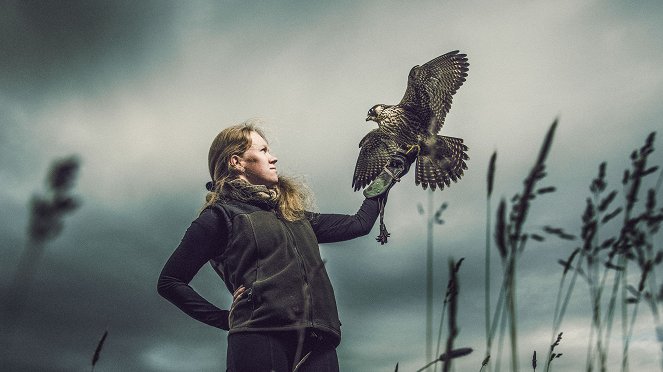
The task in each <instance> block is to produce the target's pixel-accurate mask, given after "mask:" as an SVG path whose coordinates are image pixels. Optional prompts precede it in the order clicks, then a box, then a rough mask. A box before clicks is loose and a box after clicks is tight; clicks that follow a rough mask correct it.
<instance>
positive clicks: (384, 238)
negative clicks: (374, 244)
mask: <svg viewBox="0 0 663 372" xmlns="http://www.w3.org/2000/svg"><path fill="white" fill-rule="evenodd" d="M378 204H379V205H380V235H378V237H377V238H375V240H377V241H379V242H380V244H381V245H384V244H385V243H386V242H387V238H389V236H390V235H391V234H389V232H388V231H387V226H385V224H384V207H385V205H386V204H387V198H386V197H384V198H380V199H379V200H378Z"/></svg>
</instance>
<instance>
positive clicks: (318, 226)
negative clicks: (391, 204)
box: [308, 199, 380, 243]
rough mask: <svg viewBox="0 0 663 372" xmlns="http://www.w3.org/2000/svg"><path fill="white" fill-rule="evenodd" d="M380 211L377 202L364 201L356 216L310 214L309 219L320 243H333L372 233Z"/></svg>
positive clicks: (373, 200) (372, 200) (371, 200)
mask: <svg viewBox="0 0 663 372" xmlns="http://www.w3.org/2000/svg"><path fill="white" fill-rule="evenodd" d="M379 210H380V208H379V205H378V202H377V200H375V199H364V203H363V204H362V205H361V208H359V210H358V211H357V213H356V214H354V215H347V214H327V213H310V214H309V215H308V218H309V222H310V223H311V227H313V231H314V232H315V236H316V237H317V238H318V242H319V243H333V242H340V241H343V240H349V239H354V238H356V237H359V236H364V235H366V234H368V233H370V232H371V229H372V228H373V225H374V224H375V220H376V219H377V218H378V214H379Z"/></svg>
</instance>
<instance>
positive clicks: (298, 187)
mask: <svg viewBox="0 0 663 372" xmlns="http://www.w3.org/2000/svg"><path fill="white" fill-rule="evenodd" d="M258 123H259V121H258V120H247V121H245V122H243V123H240V124H237V125H233V126H231V127H228V128H226V129H224V130H222V131H221V132H220V133H219V134H218V135H217V136H216V138H214V141H212V145H211V146H210V149H209V153H208V155H207V162H208V166H209V173H210V177H212V184H213V188H212V191H210V192H209V193H207V196H206V197H205V204H204V206H203V209H205V208H207V207H209V206H211V205H213V204H215V203H218V202H220V201H223V200H225V199H227V195H226V193H225V188H224V185H225V183H226V182H228V181H230V180H233V179H236V178H237V177H238V176H239V174H240V172H239V171H237V170H236V169H235V168H234V167H232V166H231V165H230V158H232V156H233V155H238V156H241V155H242V154H243V153H244V152H245V151H246V150H248V149H249V147H251V132H256V133H258V134H259V135H260V136H261V137H262V138H264V139H265V141H267V138H266V137H265V134H264V132H263V131H262V129H260V128H259V127H258V126H257V124H258ZM274 187H275V188H276V190H277V191H278V207H277V210H278V213H279V214H280V215H281V216H282V217H283V218H284V219H286V220H288V221H296V220H299V219H302V218H303V217H304V213H305V212H306V211H307V210H310V209H311V208H312V206H313V196H312V193H311V191H310V190H309V188H308V187H307V186H306V185H305V184H304V182H302V181H300V180H298V179H295V178H292V177H287V176H279V181H278V183H277V184H276V186H274Z"/></svg>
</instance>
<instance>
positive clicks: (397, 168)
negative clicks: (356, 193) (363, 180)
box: [364, 149, 417, 244]
mask: <svg viewBox="0 0 663 372" xmlns="http://www.w3.org/2000/svg"><path fill="white" fill-rule="evenodd" d="M416 158H417V152H416V151H412V150H410V151H403V150H400V149H399V150H398V151H396V153H395V154H394V155H392V157H391V159H390V160H389V162H388V163H387V164H386V165H385V166H384V169H382V172H380V174H379V175H378V176H377V177H376V178H375V179H374V180H373V182H371V184H370V185H368V187H367V188H366V189H364V196H365V197H366V198H368V199H377V200H378V203H379V206H380V235H378V237H377V238H375V239H376V240H377V241H379V242H380V244H385V243H386V242H387V238H389V235H390V234H389V232H388V231H387V227H386V226H385V224H384V207H385V205H386V204H387V196H388V195H389V190H390V189H391V188H392V187H393V186H394V185H395V184H396V182H398V181H400V180H401V177H402V176H404V175H405V174H406V173H407V172H408V170H410V165H411V164H412V163H413V162H414V160H415V159H416Z"/></svg>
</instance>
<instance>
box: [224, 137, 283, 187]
mask: <svg viewBox="0 0 663 372" xmlns="http://www.w3.org/2000/svg"><path fill="white" fill-rule="evenodd" d="M235 160H236V163H237V165H238V166H239V167H238V168H239V169H240V171H241V174H240V175H239V178H242V179H244V180H245V181H248V182H249V183H251V184H254V185H265V186H267V187H270V186H274V185H276V184H277V183H278V181H279V176H278V173H277V172H276V162H277V160H278V159H277V158H276V156H274V155H272V154H271V153H270V152H269V145H268V144H267V141H265V139H264V138H262V137H261V136H260V135H259V134H258V133H257V132H251V147H249V149H248V150H246V151H245V152H244V153H243V154H242V155H240V156H238V157H237V159H235ZM242 169H243V171H242Z"/></svg>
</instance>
